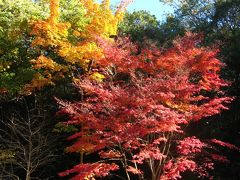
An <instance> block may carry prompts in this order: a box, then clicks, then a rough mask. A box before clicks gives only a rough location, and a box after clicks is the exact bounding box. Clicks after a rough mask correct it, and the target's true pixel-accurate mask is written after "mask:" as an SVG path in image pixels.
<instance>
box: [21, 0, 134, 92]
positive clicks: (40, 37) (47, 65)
mask: <svg viewBox="0 0 240 180" xmlns="http://www.w3.org/2000/svg"><path fill="white" fill-rule="evenodd" d="M130 2H131V1H122V2H121V4H120V5H119V7H118V9H117V10H116V12H115V13H114V12H112V10H111V9H110V1H109V0H104V1H102V3H101V4H98V3H96V2H95V1H94V0H80V1H79V3H80V4H81V5H82V6H83V7H84V8H85V10H86V13H85V16H84V18H85V19H87V20H88V23H85V24H84V25H83V26H82V27H81V28H79V27H76V25H75V24H71V23H70V22H60V21H59V19H60V1H59V0H50V15H49V17H48V18H47V19H44V20H38V21H33V22H32V25H31V28H32V30H31V33H30V34H31V35H32V36H33V38H34V40H33V41H32V44H31V45H32V47H33V48H36V50H37V51H38V52H40V53H39V56H38V57H36V58H34V59H32V60H31V63H32V65H33V68H34V69H35V70H36V71H37V72H36V74H35V75H34V77H33V79H32V81H31V83H29V84H27V85H26V87H25V90H28V91H30V92H31V91H32V90H34V89H41V88H42V87H44V86H46V85H53V84H55V82H57V81H59V80H60V79H62V78H69V79H72V78H73V77H74V74H81V73H83V72H88V70H89V68H90V67H91V66H92V65H93V64H94V62H96V61H98V59H101V58H102V57H103V50H102V48H101V47H99V46H98V45H97V43H96V38H97V37H101V38H103V39H105V40H106V41H112V39H111V36H115V35H116V34H117V27H118V24H119V22H120V21H121V20H122V19H123V15H124V10H125V8H126V6H127V5H128V4H129V3H130ZM79 69H81V70H79Z"/></svg>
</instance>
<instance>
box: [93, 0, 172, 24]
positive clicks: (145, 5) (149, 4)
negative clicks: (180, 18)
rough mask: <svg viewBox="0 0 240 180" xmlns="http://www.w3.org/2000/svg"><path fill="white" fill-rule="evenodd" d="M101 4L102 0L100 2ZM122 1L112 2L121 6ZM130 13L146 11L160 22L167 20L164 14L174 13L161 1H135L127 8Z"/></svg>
mask: <svg viewBox="0 0 240 180" xmlns="http://www.w3.org/2000/svg"><path fill="white" fill-rule="evenodd" d="M98 1H100V2H101V0H98ZM120 1H121V0H111V3H112V4H113V5H117V4H119V2H120ZM127 10H128V11H130V12H133V11H134V10H136V11H138V10H146V11H149V12H150V14H153V15H155V16H156V17H157V19H158V20H162V19H165V18H164V17H165V16H164V14H166V13H170V12H172V11H173V10H172V8H171V7H169V6H167V5H164V4H163V3H160V2H159V0H135V1H134V3H132V4H130V5H129V6H128V8H127Z"/></svg>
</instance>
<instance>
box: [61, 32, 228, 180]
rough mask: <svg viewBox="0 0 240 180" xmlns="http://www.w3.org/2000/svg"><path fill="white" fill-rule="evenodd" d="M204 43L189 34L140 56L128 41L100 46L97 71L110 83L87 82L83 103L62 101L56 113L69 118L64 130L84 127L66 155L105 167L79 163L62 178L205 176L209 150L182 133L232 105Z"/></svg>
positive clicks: (80, 83)
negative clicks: (118, 173)
mask: <svg viewBox="0 0 240 180" xmlns="http://www.w3.org/2000/svg"><path fill="white" fill-rule="evenodd" d="M200 39H201V37H200V36H199V35H195V34H191V33H187V34H186V35H185V37H183V38H179V39H177V40H175V41H174V43H173V47H171V48H169V49H166V50H161V49H159V48H157V47H156V46H154V45H150V46H148V47H147V48H142V49H141V50H139V49H138V47H137V46H136V45H134V44H132V43H131V41H129V39H127V38H125V39H119V40H117V42H116V43H114V44H109V42H108V43H106V42H104V41H101V40H99V44H100V45H101V46H102V47H103V49H104V54H105V57H104V58H103V59H102V60H100V61H99V64H98V65H97V66H98V67H101V68H99V69H98V72H99V73H102V74H104V75H105V79H104V80H103V82H97V81H95V80H93V79H90V78H88V77H87V76H82V77H80V78H81V80H80V81H78V82H76V87H78V88H79V91H80V92H81V93H83V94H84V98H83V100H82V101H79V102H64V101H60V100H58V102H59V104H60V105H61V106H62V108H61V110H60V111H59V113H63V114H67V115H69V119H68V121H67V122H65V124H66V125H69V124H71V125H75V126H76V127H78V128H79V132H77V133H75V134H73V135H72V136H70V137H69V140H75V142H74V143H73V145H72V146H70V147H68V148H67V151H68V152H79V153H81V154H84V153H86V154H90V153H98V154H99V157H100V161H99V162H93V163H83V162H81V164H79V165H76V166H75V167H73V168H72V169H71V170H67V171H65V172H62V173H60V176H66V175H68V174H70V173H77V174H76V176H74V177H73V178H72V179H73V180H79V179H84V178H85V179H86V178H91V177H94V176H99V177H102V176H107V175H109V171H110V170H116V169H118V168H123V169H124V170H125V172H126V176H127V178H128V179H130V178H131V175H130V173H133V174H135V175H137V176H138V177H139V179H141V178H143V177H144V172H145V171H146V170H144V169H141V167H142V166H141V164H145V165H147V166H148V167H149V171H150V173H151V179H153V180H156V179H177V178H180V177H181V174H180V173H181V172H183V171H186V170H190V171H193V172H196V173H198V174H199V175H200V176H208V173H207V169H212V168H213V163H212V160H211V159H210V157H211V155H210V154H209V155H207V153H204V152H205V151H206V149H208V148H211V147H210V145H207V144H206V143H203V142H201V141H200V140H199V139H197V138H196V137H185V138H182V137H184V136H186V135H185V134H184V131H183V127H184V126H186V125H188V124H189V123H190V122H191V121H198V120H201V119H202V118H204V117H208V116H212V115H215V114H218V113H220V111H221V110H223V109H227V107H226V106H225V105H226V103H230V102H231V100H232V98H230V97H226V96H225V95H224V92H222V91H221V87H223V86H228V85H229V83H227V82H226V81H224V80H223V79H221V78H220V75H219V72H220V69H221V67H222V66H223V63H221V62H220V61H219V60H218V59H217V58H216V54H217V50H214V49H211V48H206V47H201V46H200V42H201V40H200ZM96 70H97V69H96ZM203 154H205V155H207V156H206V157H205V156H203ZM215 157H216V156H215ZM199 158H200V159H201V161H200V163H199V162H198V161H199Z"/></svg>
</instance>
